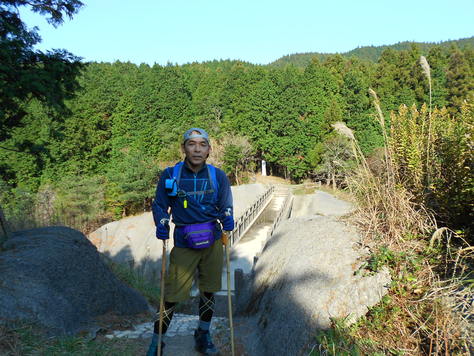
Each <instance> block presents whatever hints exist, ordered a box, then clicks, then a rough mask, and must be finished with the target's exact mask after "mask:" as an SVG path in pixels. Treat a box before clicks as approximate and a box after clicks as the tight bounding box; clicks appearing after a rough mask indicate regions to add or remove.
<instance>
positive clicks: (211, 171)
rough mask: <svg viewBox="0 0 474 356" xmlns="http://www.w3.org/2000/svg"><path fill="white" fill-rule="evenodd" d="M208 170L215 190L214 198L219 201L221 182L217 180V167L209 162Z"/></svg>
mask: <svg viewBox="0 0 474 356" xmlns="http://www.w3.org/2000/svg"><path fill="white" fill-rule="evenodd" d="M207 172H208V174H209V178H210V179H209V180H210V181H211V188H212V190H214V192H213V198H214V201H215V202H216V203H217V192H218V191H219V183H218V182H217V174H216V167H214V166H213V165H212V164H208V165H207Z"/></svg>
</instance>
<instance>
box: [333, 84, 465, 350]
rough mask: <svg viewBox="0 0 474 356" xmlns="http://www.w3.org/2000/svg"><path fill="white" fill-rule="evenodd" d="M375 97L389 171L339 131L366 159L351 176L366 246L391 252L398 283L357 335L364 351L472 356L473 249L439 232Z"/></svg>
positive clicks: (374, 251)
mask: <svg viewBox="0 0 474 356" xmlns="http://www.w3.org/2000/svg"><path fill="white" fill-rule="evenodd" d="M371 95H372V96H373V98H374V105H375V108H376V111H377V113H378V115H377V120H378V122H379V124H380V126H381V128H382V130H383V133H384V138H385V146H384V149H383V151H384V155H383V157H382V162H380V163H378V165H379V166H382V167H384V169H383V170H380V167H379V168H378V169H373V168H372V167H371V165H369V163H368V162H367V160H366V159H365V157H364V156H363V154H362V152H361V150H360V148H359V146H358V143H357V141H356V140H355V139H354V136H353V135H352V133H350V134H348V131H347V130H348V129H347V130H346V129H345V128H344V127H342V125H343V124H342V125H341V124H339V125H338V127H337V128H336V129H337V130H338V132H340V133H342V134H345V135H346V136H347V137H349V138H350V139H351V142H352V144H353V151H354V155H355V156H356V158H357V160H358V162H359V168H358V170H357V171H356V172H355V173H354V175H353V176H351V177H350V178H349V179H348V187H349V189H350V191H351V192H352V194H354V196H355V197H356V199H357V201H358V208H357V210H356V212H355V213H354V215H353V216H352V219H353V222H355V223H356V224H357V225H359V226H360V227H361V229H360V230H361V231H364V232H365V236H364V243H365V244H366V245H367V246H369V247H370V249H371V250H372V254H373V255H376V254H377V253H380V251H381V249H382V248H383V249H386V250H387V251H391V254H390V255H389V257H387V258H386V261H385V262H386V263H387V264H388V265H389V267H390V269H391V272H392V280H393V286H392V288H391V290H390V293H389V297H388V301H387V302H386V303H385V304H384V303H382V305H379V306H377V307H375V308H374V309H372V310H371V311H370V312H369V314H368V315H367V318H366V319H364V320H363V321H362V322H360V323H359V325H358V327H357V328H356V329H353V331H352V332H351V335H352V336H353V337H355V338H356V339H358V340H359V341H361V344H360V345H362V346H360V348H361V350H363V352H365V354H371V353H373V352H380V351H382V352H384V354H408V355H464V354H468V352H469V351H468V348H469V341H468V340H469V339H470V337H471V338H472V333H471V335H470V336H469V330H470V328H469V320H470V321H471V323H472V320H474V310H473V305H472V295H473V294H472V289H473V286H474V283H473V280H472V278H473V277H472V276H471V275H470V274H469V273H470V271H472V270H473V261H474V259H473V256H474V247H471V246H469V245H468V244H467V243H466V242H465V241H464V240H462V238H461V237H460V236H458V235H456V234H455V233H454V232H453V231H450V230H449V229H447V228H438V226H437V223H436V220H435V219H434V217H433V215H432V214H431V213H430V212H429V211H427V209H426V208H425V207H424V205H423V204H422V203H420V202H419V200H415V197H414V196H413V194H411V193H410V191H409V190H408V189H407V188H405V186H404V182H403V181H402V179H400V177H399V175H398V167H397V165H396V163H395V162H394V159H393V158H392V157H393V153H392V147H391V146H390V141H389V139H388V134H387V131H386V127H385V119H384V117H383V114H382V110H381V108H380V104H379V101H378V98H377V95H376V93H375V92H374V91H371ZM429 137H430V135H428V139H429ZM426 147H429V144H428V145H427V146H426ZM433 232H434V233H433ZM431 234H432V235H431ZM430 237H431V239H430ZM455 242H456V243H455ZM471 327H472V325H471ZM471 331H472V330H471ZM367 339H370V340H372V341H373V343H372V344H371V345H370V346H364V343H363V342H362V341H363V340H367ZM374 345H375V346H374Z"/></svg>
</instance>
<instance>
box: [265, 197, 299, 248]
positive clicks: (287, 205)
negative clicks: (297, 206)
mask: <svg viewBox="0 0 474 356" xmlns="http://www.w3.org/2000/svg"><path fill="white" fill-rule="evenodd" d="M292 207H293V194H291V192H288V195H287V196H286V198H285V201H284V202H283V205H282V207H281V209H280V211H279V212H278V215H277V217H276V218H275V220H274V221H273V224H272V227H271V228H270V230H269V231H268V234H267V239H269V238H270V237H271V236H272V235H273V232H274V231H275V229H276V228H277V226H278V225H279V224H280V222H281V220H282V219H283V218H285V219H287V218H288V217H289V215H290V212H291V208H292Z"/></svg>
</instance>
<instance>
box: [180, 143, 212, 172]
mask: <svg viewBox="0 0 474 356" xmlns="http://www.w3.org/2000/svg"><path fill="white" fill-rule="evenodd" d="M183 151H184V154H185V155H186V159H187V160H188V162H189V163H190V164H191V165H192V166H195V167H197V166H200V165H201V164H203V163H204V162H205V161H206V159H207V157H208V156H209V152H211V146H210V145H209V143H208V142H207V141H206V140H205V139H203V138H202V137H196V138H191V139H189V140H187V141H186V142H185V143H184V145H183Z"/></svg>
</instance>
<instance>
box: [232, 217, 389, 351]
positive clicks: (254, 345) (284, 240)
mask: <svg viewBox="0 0 474 356" xmlns="http://www.w3.org/2000/svg"><path fill="white" fill-rule="evenodd" d="M359 243H360V236H359V235H358V233H357V231H356V230H355V229H354V228H353V227H351V226H350V225H347V224H345V223H343V222H342V221H339V220H338V219H337V218H336V217H334V216H321V215H313V216H305V217H296V218H290V219H289V220H286V221H284V222H282V223H281V225H280V226H279V227H278V229H277V230H276V231H275V233H274V235H273V236H272V237H271V239H270V240H269V241H268V242H267V244H266V246H265V249H264V250H263V252H262V254H261V256H260V257H259V259H258V261H257V263H256V264H255V266H254V275H253V278H252V279H251V281H250V288H249V289H250V290H249V291H245V293H243V294H244V295H243V298H244V300H243V301H241V303H242V304H243V305H245V308H244V310H243V314H244V315H246V316H247V318H248V319H249V320H248V322H249V323H250V325H253V328H252V330H254V332H252V333H251V334H250V335H248V337H246V340H247V347H248V351H249V353H250V354H252V355H300V354H305V355H307V354H308V353H309V351H310V350H311V349H312V348H313V347H314V346H315V336H316V335H317V333H318V330H321V329H328V328H330V327H331V323H332V320H333V319H339V320H345V321H346V322H347V323H352V322H354V321H356V320H357V319H358V318H359V317H361V316H362V315H364V314H365V313H366V312H367V311H368V309H369V308H370V307H372V306H374V305H375V304H377V303H378V302H379V301H380V299H381V298H382V297H383V296H384V295H385V294H386V293H387V292H388V286H389V285H390V282H391V278H390V274H389V272H388V270H386V269H383V270H382V271H380V272H379V273H375V274H366V273H364V271H363V270H360V267H361V266H362V261H361V256H363V255H364V254H365V252H364V250H363V249H362V248H361V247H360V244H359ZM248 283H249V282H248ZM241 311H242V310H241ZM239 332H244V333H245V331H241V330H240V331H239Z"/></svg>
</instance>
